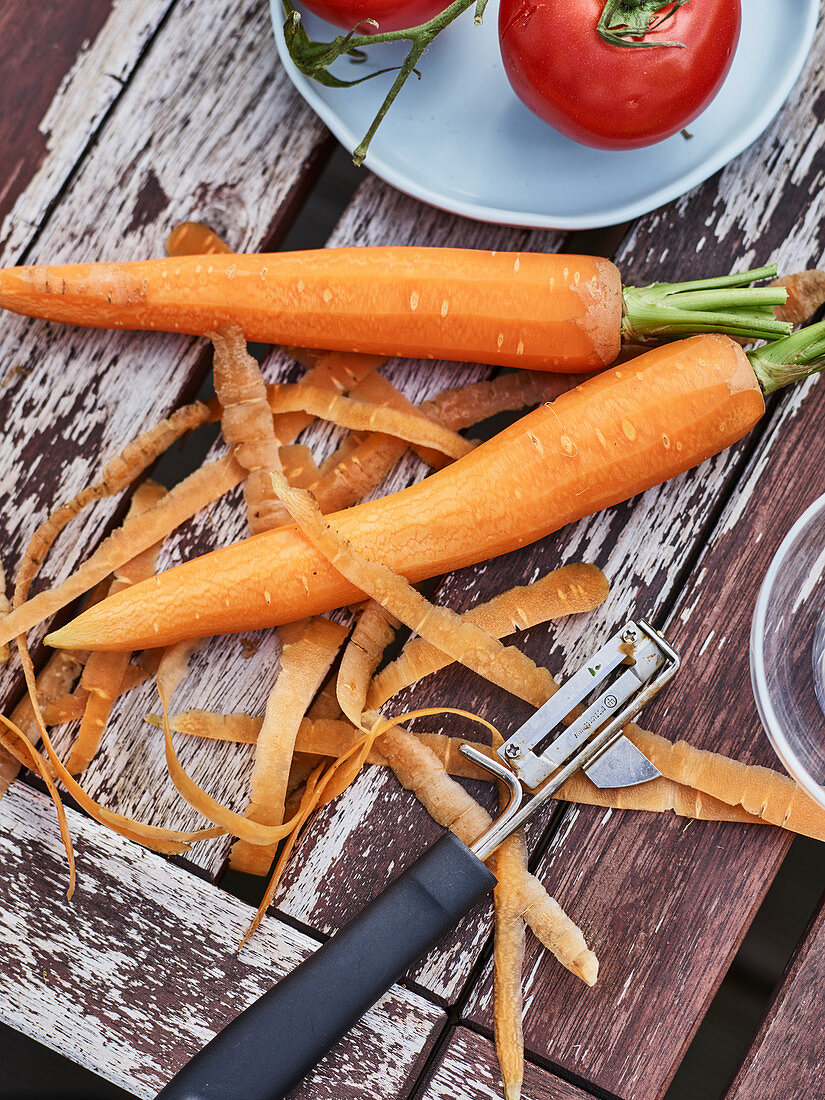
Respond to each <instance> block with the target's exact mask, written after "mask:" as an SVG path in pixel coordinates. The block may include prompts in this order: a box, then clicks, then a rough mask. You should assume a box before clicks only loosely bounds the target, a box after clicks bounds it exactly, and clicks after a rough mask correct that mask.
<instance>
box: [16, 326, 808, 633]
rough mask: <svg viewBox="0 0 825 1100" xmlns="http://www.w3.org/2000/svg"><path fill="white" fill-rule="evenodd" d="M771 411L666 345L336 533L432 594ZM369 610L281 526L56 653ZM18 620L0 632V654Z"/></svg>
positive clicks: (740, 374) (707, 451)
mask: <svg viewBox="0 0 825 1100" xmlns="http://www.w3.org/2000/svg"><path fill="white" fill-rule="evenodd" d="M797 335H799V334H797ZM795 338H796V337H790V338H789V339H795ZM763 409H764V401H763V398H762V394H761V392H760V387H759V384H758V382H757V379H756V377H755V375H754V370H753V369H752V368H751V366H750V364H749V361H748V359H747V357H746V356H745V353H744V352H743V351H742V349H741V347H740V346H739V345H738V344H736V343H735V342H734V341H732V340H730V339H728V338H726V337H724V336H704V337H696V338H694V339H692V340H686V341H682V342H680V343H678V344H668V345H665V346H663V347H659V348H656V349H654V350H653V351H650V352H648V353H647V354H645V355H644V356H641V357H640V358H639V359H637V360H635V361H634V363H633V364H632V367H631V368H629V369H628V368H627V367H617V368H613V369H611V370H609V371H606V372H605V373H603V374H600V375H597V376H596V377H594V378H591V379H589V380H588V381H587V382H585V383H583V384H582V385H581V386H578V387H576V388H575V389H573V390H570V391H568V392H566V393H564V394H562V395H561V396H560V397H559V398H557V399H556V400H555V401H554V402H552V403H551V404H549V405H544V406H541V407H540V408H538V409H536V410H535V411H534V412H532V413H530V414H529V415H528V416H526V417H524V418H523V419H521V420H519V421H517V422H516V423H515V424H513V425H511V426H510V427H509V428H507V429H506V430H505V431H503V432H501V433H500V434H499V435H497V436H495V437H494V438H493V439H491V440H489V441H488V442H486V443H484V444H482V445H481V446H479V447H477V448H476V449H475V450H474V451H472V452H471V453H470V454H468V455H466V456H465V457H464V458H461V459H459V460H458V461H457V462H455V463H453V464H452V465H451V466H449V467H446V468H445V469H443V470H440V471H438V472H437V473H434V474H432V475H431V476H430V477H428V478H425V479H424V480H423V481H421V482H418V483H417V484H415V485H412V486H410V487H409V488H407V489H404V490H403V491H401V492H399V493H395V494H394V495H392V496H388V497H384V498H382V499H379V500H376V501H371V502H369V503H366V504H361V505H358V506H357V507H355V508H350V509H348V510H347V511H345V512H338V513H336V514H335V515H333V516H331V517H329V521H330V523H331V525H332V526H333V527H334V528H335V529H337V530H338V531H339V532H340V533H341V534H342V535H344V536H345V537H346V538H347V539H348V540H349V541H350V542H351V543H352V545H353V546H354V548H355V549H356V550H357V551H358V552H359V553H360V554H361V555H363V556H365V557H367V558H372V559H374V560H380V561H383V562H385V563H386V564H387V565H389V566H390V568H391V569H393V570H394V571H395V572H399V573H402V574H403V575H404V576H406V577H407V578H408V579H409V580H411V581H413V582H415V581H419V580H422V579H424V578H425V577H431V576H435V575H437V574H439V573H444V572H447V571H449V570H452V569H456V568H460V567H461V566H465V565H469V564H471V563H473V562H478V561H481V560H484V559H486V558H490V557H493V556H494V555H497V554H503V553H506V552H507V551H509V550H512V549H515V548H516V547H519V546H524V545H526V544H527V543H530V542H533V541H534V540H535V539H538V538H542V537H543V536H545V535H547V534H549V533H550V532H551V531H555V530H558V528H560V527H562V526H564V525H565V524H566V523H570V522H572V521H573V520H576V519H579V518H581V517H582V516H586V515H589V514H590V513H592V512H596V511H598V510H600V509H601V508H605V507H607V506H609V505H611V504H616V503H618V502H619V501H622V500H626V499H627V498H628V497H631V496H634V495H635V494H636V493H639V492H641V491H643V490H644V489H647V488H649V487H651V486H653V485H656V484H658V483H659V482H662V481H665V480H667V479H668V478H670V477H673V476H675V475H676V474H678V473H681V472H682V471H683V470H687V469H689V468H690V467H691V466H695V465H697V463H699V462H702V461H703V460H704V459H706V458H709V457H710V456H711V455H712V454H715V453H717V452H718V451H721V450H723V449H724V448H725V447H727V446H728V445H730V444H731V443H733V442H734V441H735V440H737V439H739V438H740V437H741V436H742V435H744V434H745V432H747V431H748V430H749V429H750V428H751V427H752V426H753V425H754V424H755V423H756V421H757V420H758V419H759V417H760V416H761V414H762V412H763ZM361 596H362V594H361V593H360V592H359V591H358V589H357V588H355V586H354V585H352V584H349V583H347V582H345V581H344V580H343V579H342V577H341V575H340V574H339V573H338V572H337V571H336V570H335V569H334V568H333V566H331V565H330V564H329V562H328V561H327V560H326V559H325V558H324V556H323V555H322V554H321V553H320V552H319V551H318V550H316V549H314V548H313V547H312V545H311V544H310V543H309V541H308V540H307V539H306V538H305V536H304V535H302V534H301V533H300V532H299V531H298V530H297V529H296V528H295V527H282V528H278V529H277V530H275V531H272V532H266V533H264V534H261V535H257V536H255V537H254V538H252V539H248V540H245V541H244V542H240V543H236V544H235V545H234V546H230V547H227V548H226V549H223V550H219V551H216V552H214V553H212V554H210V555H207V556H204V557H202V558H197V559H195V560H193V561H190V562H187V563H185V564H183V565H179V566H177V567H176V568H175V569H172V570H170V571H168V572H167V573H161V574H159V576H158V577H156V578H154V579H153V580H152V581H150V582H149V583H148V584H140V585H136V586H135V587H134V588H132V589H130V590H129V591H128V592H124V593H121V594H119V595H117V596H114V597H110V598H109V599H107V600H105V601H104V602H103V603H102V604H99V605H98V606H97V607H95V608H91V609H89V610H88V611H86V612H84V613H83V614H82V615H81V616H80V617H79V618H77V619H76V620H74V622H73V623H70V624H69V625H68V626H66V627H63V628H62V629H61V630H58V631H56V632H55V633H54V634H52V635H50V638H49V641H50V643H51V644H53V645H57V646H61V647H66V646H68V647H73V648H83V649H87V648H92V647H95V648H101V649H107V648H114V649H118V648H122V647H126V648H129V649H143V648H146V647H148V646H156V645H159V644H168V643H169V642H171V641H174V640H176V639H179V638H187V637H194V636H197V637H200V636H203V635H207V634H221V633H229V632H232V631H240V630H250V629H258V628H262V627H265V626H268V625H275V624H278V623H283V622H290V621H293V620H295V619H299V618H304V617H306V616H308V615H314V614H317V613H319V612H322V611H325V610H329V609H331V608H333V607H336V606H340V605H342V604H347V603H352V602H354V601H355V600H357V599H359V598H361ZM21 610H22V608H21ZM15 614H16V612H12V614H11V616H10V617H9V618H8V619H7V620H4V621H3V622H2V623H0V642H2V640H3V636H4V633H3V632H4V631H10V632H14V630H15V626H16V624H15V622H14V619H15Z"/></svg>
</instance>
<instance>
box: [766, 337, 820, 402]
mask: <svg viewBox="0 0 825 1100" xmlns="http://www.w3.org/2000/svg"><path fill="white" fill-rule="evenodd" d="M748 359H749V360H750V364H751V366H752V367H753V373H754V374H755V375H756V377H757V378H758V379H759V384H760V386H761V387H762V389H763V391H764V392H765V394H766V395H767V394H769V393H774V392H775V391H776V390H781V389H782V387H783V386H790V385H791V384H792V383H794V382H799V381H800V380H801V379H803V378H807V377H808V375H809V374H816V373H817V372H818V371H821V370H823V369H824V368H825V321H819V322H818V324H815V325H809V326H808V328H803V329H800V330H799V332H795V333H794V334H793V335H792V336H786V337H785V338H784V340H774V342H773V343H772V344H766V345H765V346H764V347H761V348H756V349H755V350H754V351H749V352H748Z"/></svg>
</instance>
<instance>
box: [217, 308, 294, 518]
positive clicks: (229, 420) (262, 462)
mask: <svg viewBox="0 0 825 1100" xmlns="http://www.w3.org/2000/svg"><path fill="white" fill-rule="evenodd" d="M210 339H211V340H212V343H213V345H214V347H215V356H214V377H215V393H216V394H217V396H218V401H219V402H220V404H221V410H222V411H221V431H222V432H223V437H224V439H225V440H226V442H227V444H228V445H229V447H230V448H231V449H232V454H233V455H234V457H235V460H236V461H237V462H238V463H239V464H240V465H241V466H243V468H244V469H245V470H246V471H247V476H246V478H245V480H244V499H245V500H246V511H247V517H248V519H249V526H250V528H251V530H252V531H253V533H256V532H258V531H268V530H269V529H270V528H271V527H273V526H275V525H276V523H277V521H276V523H273V520H272V518H271V516H270V515H269V509H270V508H271V506H272V505H273V504H277V500H276V498H275V494H274V493H273V491H272V482H271V480H270V477H269V475H270V472H271V471H272V470H280V469H281V459H280V455H279V453H278V451H279V447H278V439H277V438H276V435H275V424H274V421H273V419H272V413H271V412H270V410H269V405H268V404H267V393H266V383H265V382H264V379H263V375H262V374H261V368H260V367H259V366H258V362H257V360H256V359H254V358H253V357H252V356H251V355H250V354H249V351H248V350H247V346H246V340H244V338H243V333H242V332H241V330H240V328H239V327H238V326H237V325H226V326H224V327H223V328H221V329H220V330H219V331H218V332H213V333H211V334H210ZM288 411H293V410H288Z"/></svg>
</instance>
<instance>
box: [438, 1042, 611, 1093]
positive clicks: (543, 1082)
mask: <svg viewBox="0 0 825 1100" xmlns="http://www.w3.org/2000/svg"><path fill="white" fill-rule="evenodd" d="M443 1042H444V1045H443V1049H442V1050H441V1051H439V1054H438V1058H437V1060H436V1062H435V1064H434V1066H433V1067H432V1070H431V1071H430V1074H429V1076H428V1077H427V1079H426V1081H425V1082H424V1083H423V1084H422V1086H421V1090H422V1091H421V1092H420V1093H418V1094H417V1100H456V1097H461V1100H499V1097H500V1096H501V1078H500V1074H499V1068H498V1062H497V1061H496V1052H495V1048H494V1047H493V1044H492V1043H491V1042H490V1040H489V1039H485V1038H484V1037H483V1036H481V1035H478V1034H476V1033H475V1032H474V1031H468V1030H467V1028H464V1027H454V1028H451V1029H450V1032H449V1034H448V1035H447V1036H446V1037H445V1039H444V1041H443ZM521 1095H522V1097H523V1100H585V1098H586V1097H589V1096H590V1095H591V1094H590V1093H589V1092H584V1091H583V1090H582V1089H580V1088H576V1086H575V1085H570V1084H568V1083H567V1081H564V1080H562V1079H561V1078H560V1077H556V1076H555V1075H554V1074H552V1073H548V1072H547V1070H545V1069H540V1068H539V1067H538V1066H535V1065H531V1064H530V1063H527V1065H526V1066H525V1067H524V1088H523V1090H522V1093H521Z"/></svg>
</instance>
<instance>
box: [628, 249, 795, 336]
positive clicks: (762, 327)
mask: <svg viewBox="0 0 825 1100" xmlns="http://www.w3.org/2000/svg"><path fill="white" fill-rule="evenodd" d="M775 275H776V265H775V264H771V265H769V266H768V267H760V268H755V269H754V270H753V271H745V272H742V273H741V274H737V275H722V276H719V277H718V278H714V279H696V280H693V281H691V282H687V283H652V284H651V285H650V286H645V287H625V288H624V317H623V318H622V338H623V339H624V340H625V341H627V342H628V343H642V344H643V343H647V342H648V341H651V340H663V339H664V340H666V339H672V338H675V337H679V336H686V335H688V334H690V333H698V332H723V333H726V334H727V335H728V336H735V337H738V338H739V339H743V340H775V339H776V338H777V337H780V336H787V335H788V334H789V333H790V331H791V325H790V324H789V323H788V322H787V321H779V320H777V318H776V317H775V316H774V312H773V307H774V306H777V305H782V303H783V302H785V300H786V299H787V291H786V290H785V288H784V287H779V286H777V287H749V286H748V284H749V283H751V282H752V281H753V280H755V279H766V278H773V277H774V276H775Z"/></svg>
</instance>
